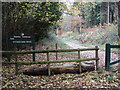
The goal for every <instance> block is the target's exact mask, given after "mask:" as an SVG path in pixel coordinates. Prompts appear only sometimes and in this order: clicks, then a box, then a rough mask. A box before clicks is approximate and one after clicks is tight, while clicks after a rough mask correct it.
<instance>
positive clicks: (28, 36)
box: [22, 36, 31, 38]
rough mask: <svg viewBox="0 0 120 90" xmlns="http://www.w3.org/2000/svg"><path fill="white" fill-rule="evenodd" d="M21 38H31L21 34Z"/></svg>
mask: <svg viewBox="0 0 120 90" xmlns="http://www.w3.org/2000/svg"><path fill="white" fill-rule="evenodd" d="M22 38H31V36H22Z"/></svg>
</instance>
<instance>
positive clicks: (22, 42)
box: [13, 41, 32, 44]
mask: <svg viewBox="0 0 120 90" xmlns="http://www.w3.org/2000/svg"><path fill="white" fill-rule="evenodd" d="M13 43H16V44H17V43H21V44H24V43H32V41H13Z"/></svg>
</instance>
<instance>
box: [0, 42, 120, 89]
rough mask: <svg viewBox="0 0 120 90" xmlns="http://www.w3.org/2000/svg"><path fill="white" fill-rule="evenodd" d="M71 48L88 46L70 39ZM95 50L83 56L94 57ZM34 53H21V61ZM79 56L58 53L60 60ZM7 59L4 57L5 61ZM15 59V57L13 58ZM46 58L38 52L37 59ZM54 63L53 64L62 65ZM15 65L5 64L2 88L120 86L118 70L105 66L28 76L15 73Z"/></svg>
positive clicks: (103, 55) (38, 48)
mask: <svg viewBox="0 0 120 90" xmlns="http://www.w3.org/2000/svg"><path fill="white" fill-rule="evenodd" d="M65 44H67V45H68V46H70V48H74V49H76V48H87V47H84V46H80V45H77V44H74V43H71V42H69V41H67V42H65ZM46 48H47V46H45V45H37V46H36V49H37V50H41V49H46ZM49 49H55V47H49ZM94 53H95V52H93V51H89V52H88V51H87V52H86V51H85V52H82V53H81V54H82V56H83V57H87V58H90V57H94ZM31 56H32V55H30V54H29V55H19V56H18V60H19V61H28V60H30V61H31V60H32V57H31ZM99 57H100V60H99V66H102V67H103V66H104V61H105V58H104V57H105V53H104V51H99ZM73 58H78V57H77V55H76V53H60V54H59V55H58V59H59V60H63V59H66V60H68V59H73ZM116 59H118V54H114V53H112V60H116ZM4 60H6V59H5V58H3V61H4ZM12 60H13V61H14V57H13V59H12ZM43 60H46V54H36V61H43ZM50 60H56V58H55V54H54V53H51V57H50ZM61 64H63V63H60V64H53V65H61ZM34 66H36V67H42V65H29V66H25V65H22V66H19V69H20V70H22V69H24V68H29V67H34ZM14 68H15V66H13V65H6V66H3V75H2V86H3V87H2V88H15V89H21V88H116V89H119V88H120V80H119V79H118V71H114V72H107V71H105V70H104V68H102V69H100V70H99V71H91V72H85V73H81V74H70V73H68V74H64V73H63V74H58V75H52V76H50V77H49V76H28V75H23V74H22V73H20V72H19V74H18V75H15V69H14Z"/></svg>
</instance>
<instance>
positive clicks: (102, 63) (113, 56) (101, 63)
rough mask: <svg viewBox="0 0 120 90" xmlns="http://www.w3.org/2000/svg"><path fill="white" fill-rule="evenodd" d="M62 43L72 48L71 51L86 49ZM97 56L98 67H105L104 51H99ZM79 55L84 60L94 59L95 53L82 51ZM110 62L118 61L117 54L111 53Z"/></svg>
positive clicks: (69, 43) (70, 43)
mask: <svg viewBox="0 0 120 90" xmlns="http://www.w3.org/2000/svg"><path fill="white" fill-rule="evenodd" d="M64 43H65V44H67V45H68V46H70V48H72V49H78V48H88V47H85V46H80V45H77V44H75V43H72V42H69V41H67V42H64ZM98 54H99V58H100V59H99V66H100V67H102V66H105V51H100V50H99V52H98ZM81 55H82V56H83V57H85V58H94V57H95V51H84V52H81ZM111 60H112V61H115V60H118V54H114V53H111Z"/></svg>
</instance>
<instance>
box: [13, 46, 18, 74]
mask: <svg viewBox="0 0 120 90" xmlns="http://www.w3.org/2000/svg"><path fill="white" fill-rule="evenodd" d="M14 47H15V46H14ZM16 50H18V49H17V48H16V47H15V51H16ZM15 63H16V64H15V75H17V74H18V64H17V54H16V55H15Z"/></svg>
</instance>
